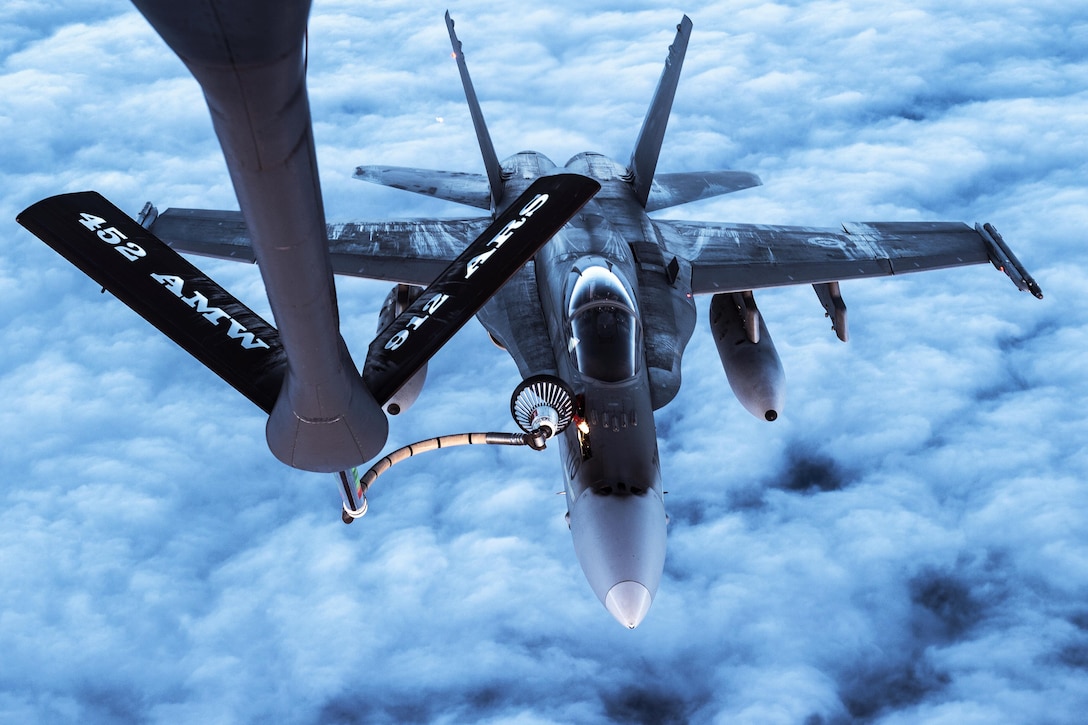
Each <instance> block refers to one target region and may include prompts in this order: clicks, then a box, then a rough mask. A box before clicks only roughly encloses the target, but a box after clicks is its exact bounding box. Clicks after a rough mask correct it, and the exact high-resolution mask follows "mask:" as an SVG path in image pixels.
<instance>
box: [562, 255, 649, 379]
mask: <svg viewBox="0 0 1088 725" xmlns="http://www.w3.org/2000/svg"><path fill="white" fill-rule="evenodd" d="M567 319H568V320H569V321H570V332H571V341H570V348H571V355H572V357H573V358H574V365H575V367H577V368H578V372H580V373H582V374H583V375H585V376H587V377H590V378H593V379H595V380H600V381H601V382H605V383H618V382H620V381H623V380H627V379H629V378H633V377H634V376H635V373H636V372H638V359H639V354H638V350H639V347H638V341H639V321H638V316H637V315H636V313H635V306H634V303H633V302H632V301H631V294H630V292H628V291H627V288H626V287H625V286H624V285H623V282H621V281H620V278H619V277H617V276H616V274H615V273H614V272H612V271H611V270H610V269H608V267H604V266H597V265H594V266H589V267H586V268H584V269H582V270H579V274H578V279H577V280H575V282H574V285H573V287H572V288H571V293H570V301H569V303H568V305H567Z"/></svg>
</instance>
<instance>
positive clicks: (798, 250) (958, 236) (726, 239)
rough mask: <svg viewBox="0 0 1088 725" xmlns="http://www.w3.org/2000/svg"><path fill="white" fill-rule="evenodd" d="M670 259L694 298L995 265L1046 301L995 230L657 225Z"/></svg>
mask: <svg viewBox="0 0 1088 725" xmlns="http://www.w3.org/2000/svg"><path fill="white" fill-rule="evenodd" d="M653 224H654V227H655V228H656V229H657V230H658V232H659V234H660V235H661V238H662V241H663V242H664V244H665V246H666V248H667V249H669V251H671V252H672V253H673V254H675V255H677V256H680V257H683V258H684V259H687V260H688V261H690V262H691V268H692V269H691V277H692V279H691V287H692V292H694V293H695V294H710V293H719V292H740V291H744V290H753V289H759V288H763V287H780V286H785V285H794V284H819V283H824V282H833V281H839V280H844V279H857V278H861V277H882V276H887V275H893V274H904V273H906V272H921V271H924V270H929V269H943V268H946V267H959V266H963V265H969V264H982V263H984V262H992V263H993V265H994V266H995V267H997V268H998V269H1000V270H1001V271H1003V272H1005V273H1006V274H1007V275H1008V276H1009V277H1010V278H1011V279H1012V281H1013V282H1014V283H1015V284H1016V286H1017V287H1019V288H1020V289H1022V290H1026V291H1029V292H1031V293H1032V294H1033V295H1035V296H1036V297H1039V298H1041V297H1042V296H1043V293H1042V291H1041V290H1040V289H1039V285H1038V284H1036V283H1035V280H1033V279H1032V278H1031V276H1030V275H1029V274H1028V273H1027V271H1026V270H1025V269H1024V268H1023V265H1021V264H1020V262H1019V260H1017V259H1016V257H1015V255H1013V254H1012V251H1011V250H1010V249H1009V248H1008V247H1007V246H1006V245H1005V243H1004V240H1002V239H1001V235H1000V234H998V233H997V230H996V229H994V228H993V227H992V226H991V225H989V224H986V225H981V226H976V227H975V228H973V229H972V228H971V227H969V226H968V225H966V224H963V223H962V222H867V223H862V222H849V223H846V224H843V226H842V229H824V228H818V227H789V226H769V225H762V224H719V223H703V222H682V221H671V220H669V221H665V220H656V219H655V220H654V221H653Z"/></svg>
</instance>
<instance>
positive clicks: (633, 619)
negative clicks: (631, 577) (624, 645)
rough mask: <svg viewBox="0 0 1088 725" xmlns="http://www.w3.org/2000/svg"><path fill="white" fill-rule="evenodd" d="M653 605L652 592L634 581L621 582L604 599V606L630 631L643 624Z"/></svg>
mask: <svg viewBox="0 0 1088 725" xmlns="http://www.w3.org/2000/svg"><path fill="white" fill-rule="evenodd" d="M651 603H653V597H651V596H650V590H649V589H647V588H646V587H644V586H642V585H641V584H639V583H638V582H633V581H625V582H620V583H619V584H617V585H615V586H614V587H612V588H611V589H609V590H608V594H606V595H605V598H604V606H605V607H607V608H608V611H609V612H610V613H611V614H612V616H613V617H615V618H616V621H618V622H619V623H620V624H622V625H623V626H624V627H627V628H628V629H634V628H635V627H637V626H638V625H639V624H640V623H641V622H642V619H643V617H645V616H646V612H648V611H650V604H651Z"/></svg>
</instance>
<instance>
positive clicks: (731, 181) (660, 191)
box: [646, 171, 763, 211]
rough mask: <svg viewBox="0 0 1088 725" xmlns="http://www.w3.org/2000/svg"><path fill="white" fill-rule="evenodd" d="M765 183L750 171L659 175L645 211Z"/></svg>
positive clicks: (691, 172) (665, 207) (709, 197)
mask: <svg viewBox="0 0 1088 725" xmlns="http://www.w3.org/2000/svg"><path fill="white" fill-rule="evenodd" d="M762 184H763V182H762V181H760V179H759V177H758V176H756V175H755V174H751V173H748V172H747V171H685V172H681V173H678V174H657V175H656V176H654V180H653V184H651V185H650V196H649V197H648V198H647V199H646V211H656V210H658V209H668V208H669V207H670V206H679V205H680V204H687V203H688V202H690V201H699V200H701V199H713V198H714V197H715V196H721V195H722V194H731V193H733V192H734V191H740V190H741V189H750V188H752V187H753V186H761V185H762Z"/></svg>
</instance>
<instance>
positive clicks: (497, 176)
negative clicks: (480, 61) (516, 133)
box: [446, 10, 675, 211]
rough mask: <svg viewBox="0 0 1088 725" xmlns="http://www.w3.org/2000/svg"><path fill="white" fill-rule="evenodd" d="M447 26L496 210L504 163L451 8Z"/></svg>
mask: <svg viewBox="0 0 1088 725" xmlns="http://www.w3.org/2000/svg"><path fill="white" fill-rule="evenodd" d="M446 27H447V28H448V29H449V31H450V43H452V44H453V57H454V59H456V60H457V70H458V71H460V73H461V85H462V86H464V88H465V100H466V101H468V110H469V113H470V114H472V125H473V127H474V128H475V129H476V139H477V140H478V141H479V142H480V154H481V155H482V156H483V157H484V169H486V170H487V182H488V184H489V185H490V186H491V210H492V211H494V210H495V209H498V207H499V204H500V203H501V202H502V189H503V187H502V165H501V164H499V157H498V156H497V155H496V154H495V146H494V144H492V143H491V134H489V133H488V132H487V124H486V123H485V122H484V114H483V111H481V110H480V101H479V100H478V99H477V98H476V91H475V89H473V87H472V78H470V77H469V75H468V66H467V65H465V54H464V51H462V50H461V41H460V40H458V39H457V33H455V32H454V30H453V18H451V17H450V11H449V10H447V11H446ZM674 85H675V84H674Z"/></svg>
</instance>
